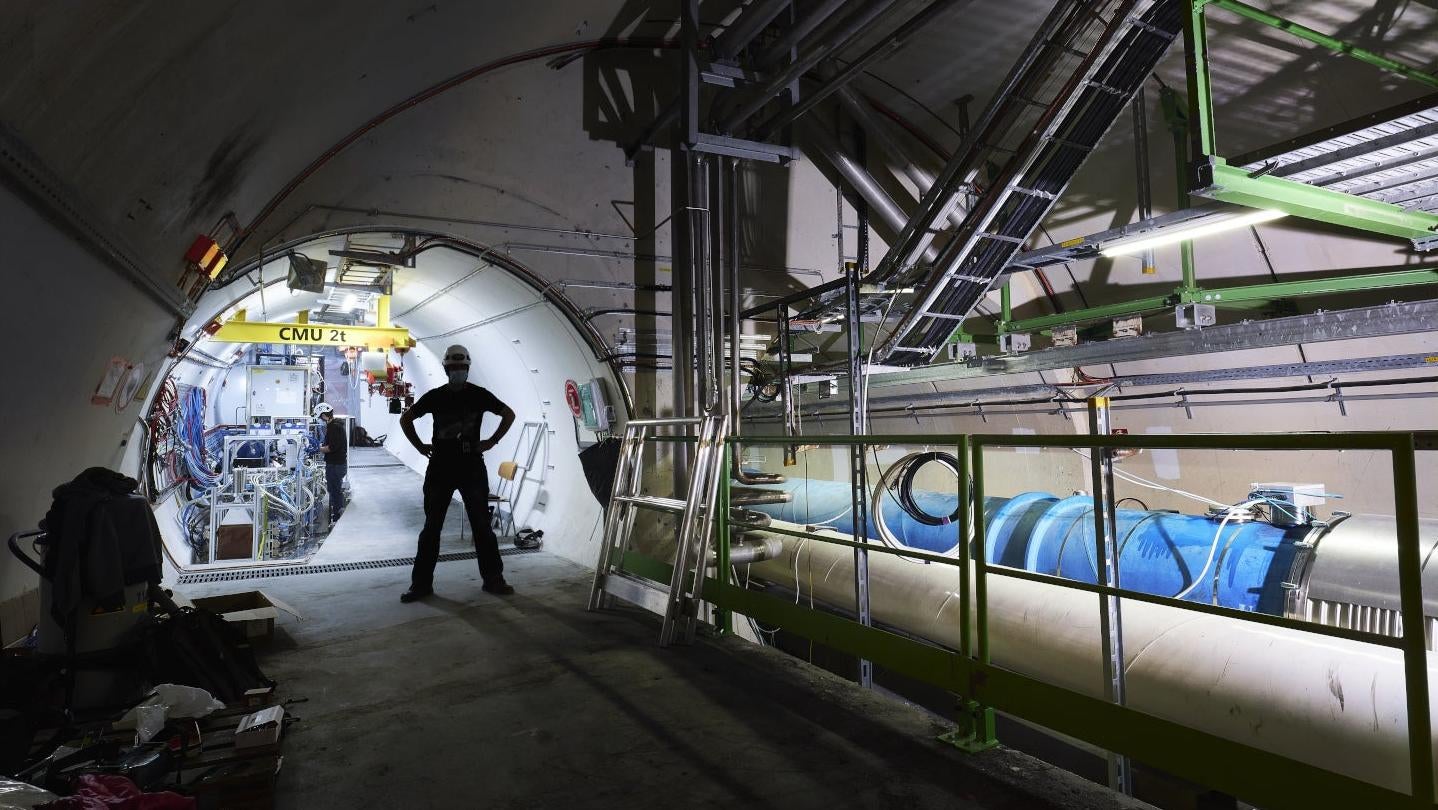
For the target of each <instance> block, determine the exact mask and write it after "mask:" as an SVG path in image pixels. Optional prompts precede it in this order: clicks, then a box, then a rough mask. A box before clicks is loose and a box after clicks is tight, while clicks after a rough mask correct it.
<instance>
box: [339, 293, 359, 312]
mask: <svg viewBox="0 0 1438 810" xmlns="http://www.w3.org/2000/svg"><path fill="white" fill-rule="evenodd" d="M358 303H359V296H358V295H355V294H354V293H350V294H349V295H346V296H345V300H344V303H342V304H340V309H354V308H355V305H356V304H358Z"/></svg>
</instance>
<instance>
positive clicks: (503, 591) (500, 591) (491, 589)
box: [479, 579, 514, 596]
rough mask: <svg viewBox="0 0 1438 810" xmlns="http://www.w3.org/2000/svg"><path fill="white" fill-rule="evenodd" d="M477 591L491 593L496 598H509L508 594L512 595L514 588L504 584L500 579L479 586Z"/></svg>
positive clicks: (506, 583)
mask: <svg viewBox="0 0 1438 810" xmlns="http://www.w3.org/2000/svg"><path fill="white" fill-rule="evenodd" d="M479 589H480V590H482V591H484V592H485V593H492V594H494V595H496V596H509V595H510V594H512V593H514V586H513V585H510V584H509V583H508V582H505V581H504V580H502V579H497V580H494V581H493V582H486V583H484V584H483V585H481V586H479Z"/></svg>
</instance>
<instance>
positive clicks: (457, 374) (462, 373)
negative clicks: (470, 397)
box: [445, 368, 469, 385]
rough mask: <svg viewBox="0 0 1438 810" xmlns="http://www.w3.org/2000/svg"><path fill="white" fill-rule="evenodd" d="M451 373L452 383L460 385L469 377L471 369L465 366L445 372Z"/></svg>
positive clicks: (450, 380) (450, 379)
mask: <svg viewBox="0 0 1438 810" xmlns="http://www.w3.org/2000/svg"><path fill="white" fill-rule="evenodd" d="M445 373H446V374H448V375H449V382H450V385H459V384H461V383H463V382H465V381H467V380H468V379H469V370H468V369H463V368H456V369H450V370H449V371H447V372H445Z"/></svg>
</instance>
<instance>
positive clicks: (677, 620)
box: [589, 415, 728, 647]
mask: <svg viewBox="0 0 1438 810" xmlns="http://www.w3.org/2000/svg"><path fill="white" fill-rule="evenodd" d="M678 428H682V429H685V430H693V431H695V433H694V436H695V438H696V446H695V450H694V457H693V463H692V465H691V467H690V472H689V483H688V488H687V491H686V492H685V497H684V498H683V499H682V500H680V499H678V498H666V497H661V496H657V495H646V494H644V493H643V491H642V487H643V481H644V448H645V444H646V443H647V442H648V441H649V439H650V438H651V437H652V436H653V434H654V433H655V432H657V431H662V430H672V429H678ZM727 433H728V417H726V416H723V415H711V416H704V417H697V418H673V419H635V420H631V421H630V422H629V423H628V424H626V425H625V427H624V438H623V439H622V443H621V445H620V449H619V463H618V465H617V467H616V469H615V475H614V490H613V495H612V496H611V497H610V499H609V509H608V511H607V513H606V515H605V519H604V537H603V541H602V543H601V546H600V549H599V560H598V562H597V563H596V565H595V567H594V584H593V587H592V588H591V589H590V592H589V609H590V610H599V609H601V608H603V607H605V606H606V605H607V604H608V603H609V601H610V599H611V598H617V599H622V600H624V601H625V602H629V603H630V604H634V605H638V606H639V607H642V608H645V609H646V610H649V611H650V612H652V613H656V614H658V615H659V616H661V617H662V618H663V624H662V625H661V628H660V631H659V645H660V646H661V647H667V646H670V645H672V644H676V643H684V644H687V643H689V642H692V641H693V640H694V635H695V632H696V630H697V629H698V625H699V621H700V607H701V603H702V597H703V588H704V577H705V573H706V571H707V569H708V568H709V565H710V563H709V554H710V549H711V548H712V547H713V543H714V532H715V521H714V515H715V514H716V512H717V508H718V498H719V483H720V481H719V477H720V475H721V474H722V470H723V467H724V465H723V461H724V453H725V445H724V440H725V437H726V435H727ZM640 510H650V511H654V512H660V513H667V514H672V515H677V516H678V517H679V526H678V531H677V532H676V543H675V553H674V573H673V576H672V578H671V579H670V581H669V584H668V586H664V585H658V584H655V583H654V582H652V581H650V580H647V579H643V578H641V577H637V576H634V575H632V574H629V573H627V572H625V571H624V570H623V563H624V555H625V554H626V553H627V552H628V550H629V538H630V535H631V534H632V532H633V530H634V520H635V517H636V516H637V515H638V513H639V511H640Z"/></svg>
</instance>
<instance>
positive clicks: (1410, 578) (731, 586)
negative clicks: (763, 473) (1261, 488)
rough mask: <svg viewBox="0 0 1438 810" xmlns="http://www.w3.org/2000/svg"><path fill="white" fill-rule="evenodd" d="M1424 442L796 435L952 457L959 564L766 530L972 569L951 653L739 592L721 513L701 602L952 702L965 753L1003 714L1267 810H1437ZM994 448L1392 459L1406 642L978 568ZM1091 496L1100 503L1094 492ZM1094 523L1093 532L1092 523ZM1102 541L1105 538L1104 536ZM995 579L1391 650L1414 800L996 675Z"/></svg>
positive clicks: (664, 576)
mask: <svg viewBox="0 0 1438 810" xmlns="http://www.w3.org/2000/svg"><path fill="white" fill-rule="evenodd" d="M1430 438H1431V437H1430V436H1429V434H1414V433H1395V432H1372V433H1366V432H1365V433H1314V434H1223V435H1187V436H1184V435H1167V434H1165V435H1113V436H1106V435H1074V436H1027V435H961V434H953V435H865V436H804V437H802V438H799V439H798V441H800V442H802V443H804V444H811V445H819V446H854V445H858V446H860V447H861V448H863V449H865V450H867V449H868V448H869V447H871V446H886V445H923V446H926V447H929V448H944V447H952V448H953V450H954V451H955V454H956V456H957V458H958V459H959V460H960V470H959V482H958V491H959V492H961V493H962V492H969V493H970V494H971V498H972V500H970V498H966V497H960V498H959V504H960V507H961V510H962V511H961V513H960V519H959V521H958V522H957V524H956V526H955V529H956V540H957V541H958V543H959V546H958V552H959V553H958V556H957V557H949V556H944V555H939V554H933V553H929V552H924V551H919V550H914V549H906V548H893V547H890V546H887V545H882V544H878V543H873V542H871V541H869V540H868V539H867V538H863V537H855V536H851V537H850V538H844V537H841V536H836V535H835V534H833V533H829V534H823V533H815V532H808V531H795V530H789V529H784V528H781V527H774V526H771V527H767V528H764V529H762V530H761V531H764V532H767V533H771V534H778V535H784V536H788V537H794V538H800V539H805V540H810V541H816V542H822V543H830V544H835V545H839V546H847V547H853V548H856V549H862V550H864V551H865V552H869V553H879V554H890V555H895V556H901V557H909V558H912V559H916V560H923V561H926V562H930V563H936V564H942V565H951V566H955V567H956V568H958V569H959V570H960V571H968V570H969V569H970V568H972V571H973V575H972V582H971V577H969V576H960V577H959V614H960V615H959V621H960V627H959V648H958V649H957V650H954V649H948V648H945V647H941V646H937V645H935V644H931V643H926V642H924V641H921V640H918V639H915V638H912V637H910V636H907V635H901V634H898V633H894V632H890V631H889V630H886V629H883V628H880V627H871V626H865V625H862V624H860V623H859V622H857V621H855V620H853V619H851V618H847V617H845V616H842V615H836V614H835V613H832V612H828V611H824V610H817V609H810V608H807V607H804V606H801V605H798V604H795V603H793V602H790V601H788V600H785V599H782V598H778V597H776V596H772V595H769V594H766V593H762V592H759V591H753V590H749V589H747V588H745V587H743V586H741V585H739V584H737V583H736V582H735V581H733V578H732V576H731V575H730V574H729V573H728V572H729V569H728V566H727V560H728V543H729V540H730V531H729V529H730V528H731V525H730V515H729V510H728V509H727V508H725V509H720V510H718V511H719V514H718V516H717V520H718V521H719V525H718V527H717V528H718V538H719V544H720V545H719V555H720V556H719V559H720V561H721V563H722V565H721V566H720V567H719V568H718V570H719V571H721V572H724V573H723V574H722V575H721V576H719V577H716V578H712V579H708V580H706V583H705V587H704V590H703V593H704V598H705V599H706V600H709V601H711V602H712V603H713V604H714V605H715V606H716V608H717V609H718V610H719V611H720V615H721V616H722V617H724V618H722V619H721V622H722V623H723V624H722V626H723V627H724V628H726V629H727V627H728V625H727V622H728V618H727V616H728V614H729V613H731V612H732V613H739V614H743V615H746V616H749V617H751V618H753V619H756V620H758V621H761V622H765V623H767V624H771V625H777V626H779V627H781V628H783V629H784V630H786V631H788V632H791V633H794V634H797V635H799V636H802V637H806V638H808V639H810V640H812V641H815V642H817V643H820V644H823V645H826V646H828V647H830V648H833V649H835V650H837V651H840V652H843V653H847V654H850V655H854V656H856V657H858V658H861V659H866V660H869V661H872V662H873V663H874V664H875V665H877V666H880V667H882V668H884V669H885V670H888V671H890V672H894V673H898V674H901V675H904V676H907V677H910V678H913V679H915V680H918V681H921V682H924V683H928V684H931V685H934V686H937V687H940V688H942V689H945V690H947V691H950V692H952V693H954V694H956V695H957V696H958V697H959V698H960V700H961V704H960V705H961V707H962V709H961V712H960V717H959V726H960V731H959V732H957V733H956V734H954V735H949V739H950V741H951V742H954V743H956V744H958V745H960V747H964V748H966V749H970V750H977V749H982V748H985V747H988V746H991V745H993V744H994V743H995V738H994V712H995V711H1001V712H1004V713H1007V714H1010V715H1013V716H1015V717H1018V718H1021V719H1024V720H1027V721H1030V722H1033V723H1036V724H1038V725H1040V726H1044V727H1047V728H1049V729H1052V730H1054V731H1057V732H1059V733H1062V734H1066V735H1070V736H1072V737H1075V738H1078V739H1081V740H1084V741H1086V742H1088V743H1091V744H1093V745H1096V746H1098V747H1100V748H1103V749H1105V750H1108V751H1111V752H1115V753H1116V754H1119V755H1124V756H1132V757H1134V758H1136V759H1138V760H1140V761H1141V762H1143V763H1144V764H1146V765H1148V766H1151V767H1153V768H1157V769H1159V770H1161V771H1164V772H1167V773H1170V774H1173V775H1174V776H1177V777H1180V778H1183V779H1188V780H1191V781H1193V782H1196V783H1198V784H1202V785H1205V786H1207V787H1210V788H1213V789H1217V790H1221V791H1224V792H1226V793H1229V794H1232V795H1235V796H1238V797H1240V798H1242V799H1244V800H1245V801H1249V802H1253V803H1256V804H1259V805H1260V806H1264V807H1272V808H1287V807H1291V808H1309V807H1355V808H1357V807H1364V808H1367V807H1374V808H1376V807H1394V808H1398V807H1403V808H1422V810H1432V808H1433V807H1434V785H1433V779H1434V767H1433V740H1432V729H1431V727H1430V722H1429V684H1428V677H1427V656H1428V651H1427V643H1426V638H1425V634H1424V627H1425V624H1426V622H1425V621H1424V613H1423V594H1422V581H1421V569H1422V560H1421V554H1420V549H1419V543H1420V538H1419V524H1418V521H1419V509H1418V494H1417V486H1418V485H1417V472H1416V463H1415V448H1417V449H1433V448H1434V446H1435V445H1434V443H1433V442H1432V441H1430ZM732 441H742V443H743V444H744V445H749V446H784V445H792V444H794V443H795V438H793V437H780V436H767V437H756V436H745V437H743V439H742V440H732ZM995 447H1031V448H1068V449H1074V450H1082V449H1089V450H1096V451H1101V452H1103V453H1105V454H1107V453H1109V452H1110V451H1113V450H1119V449H1152V450H1157V449H1174V450H1229V449H1231V450H1258V451H1302V450H1309V451H1317V450H1326V451H1332V450H1366V451H1375V452H1382V453H1387V454H1388V455H1389V457H1390V461H1391V471H1392V480H1393V485H1394V515H1395V517H1396V525H1397V527H1398V529H1397V530H1398V537H1397V541H1398V548H1399V554H1398V573H1399V589H1400V603H1401V608H1400V614H1401V616H1402V628H1403V632H1402V636H1401V637H1398V638H1394V637H1391V636H1386V635H1378V634H1375V633H1369V632H1363V631H1358V630H1351V629H1348V628H1342V627H1331V626H1326V625H1320V624H1314V623H1310V622H1305V621H1299V620H1295V619H1290V618H1287V617H1282V616H1272V615H1267V614H1259V613H1250V612H1246V611H1240V610H1234V609H1231V608H1225V607H1219V606H1216V605H1210V604H1201V603H1196V602H1188V601H1183V600H1178V599H1173V598H1168V597H1163V596H1156V595H1153V594H1149V593H1142V592H1138V591H1131V590H1127V589H1124V588H1121V587H1112V586H1110V585H1107V584H1104V583H1103V582H1102V581H1100V582H1099V583H1097V584H1095V583H1087V582H1080V581H1076V580H1070V579H1064V578H1061V577H1055V576H1050V575H1046V574H1038V573H1034V572H1030V571H1024V570H1018V569H1014V568H1008V567H1002V566H991V565H990V564H989V562H988V560H987V559H986V557H987V551H986V550H985V549H986V544H985V539H984V527H983V520H982V519H981V518H980V519H978V520H973V519H971V516H972V515H973V514H974V508H975V506H974V505H975V504H982V503H983V502H984V500H983V499H984V483H985V482H984V452H985V450H987V449H990V448H995ZM730 488H731V484H730V481H729V479H728V477H727V476H726V477H725V478H724V485H723V486H722V487H721V500H720V503H721V504H725V505H727V504H728V503H729V502H730V492H729V491H730ZM1095 489H1097V488H1095ZM865 494H866V495H867V493H865ZM1095 497H1096V499H1097V493H1096V495H1095ZM1099 507H1100V504H1098V503H1097V500H1096V503H1095V510H1094V511H1095V513H1096V514H1095V518H1096V520H1097V521H1101V520H1102V518H1101V517H1100V515H1102V514H1103V511H1104V510H1103V509H1101V508H1099ZM970 524H972V525H970ZM1099 525H1100V527H1101V526H1102V524H1101V523H1100V524H1099ZM1098 534H1099V535H1102V531H1101V530H1100V531H1099V532H1098ZM974 549H978V550H979V553H977V554H974V553H973V550H974ZM624 568H625V569H626V570H627V571H628V572H629V573H631V574H635V575H638V576H643V577H646V578H649V579H654V580H657V581H660V582H668V581H669V579H670V573H671V569H670V568H669V566H668V565H666V564H665V563H663V562H662V561H659V560H655V559H653V558H650V557H646V556H644V555H642V554H638V553H634V552H631V553H629V554H627V555H626V556H625V560H624ZM990 576H1004V577H1011V578H1015V579H1020V580H1028V581H1032V582H1039V583H1043V584H1046V585H1051V586H1054V587H1061V588H1071V589H1074V590H1078V591H1084V592H1088V593H1093V594H1096V595H1101V596H1108V597H1118V598H1121V599H1125V600H1134V601H1139V602H1147V603H1151V604H1157V605H1164V606H1167V607H1171V608H1177V609H1180V610H1187V611H1192V612H1196V613H1203V614H1208V615H1215V616H1221V617H1225V618H1229V619H1234V620H1238V621H1245V622H1253V623H1256V624H1261V625H1265V626H1271V627H1280V628H1284V629H1287V630H1297V631H1302V632H1305V633H1313V634H1316V635H1321V636H1328V637H1331V638H1339V639H1345V640H1349V641H1357V642H1362V643H1367V644H1373V645H1377V646H1382V647H1388V648H1394V649H1397V650H1400V651H1401V652H1402V656H1403V670H1404V679H1405V686H1406V699H1407V722H1408V734H1409V740H1408V745H1409V773H1410V779H1411V793H1409V794H1404V793H1401V792H1398V791H1394V790H1390V789H1388V788H1384V787H1381V786H1378V785H1374V784H1371V783H1368V782H1365V781H1362V780H1359V779H1356V778H1353V777H1350V776H1346V775H1344V774H1339V773H1334V772H1332V771H1328V770H1325V769H1322V768H1319V767H1317V766H1314V765H1310V764H1308V763H1305V762H1303V761H1300V760H1297V759H1293V758H1290V757H1286V756H1283V755H1280V754H1275V753H1272V752H1269V751H1264V750H1262V749H1258V748H1255V747H1253V746H1249V745H1245V744H1243V743H1239V742H1235V741H1233V740H1229V739H1227V738H1224V737H1220V736H1217V735H1214V734H1211V733H1208V732H1205V731H1200V730H1198V729H1194V728H1191V727H1188V726H1185V725H1183V724H1180V723H1176V722H1173V721H1170V720H1166V719H1164V718H1161V717H1157V716H1154V715H1151V714H1147V713H1145V712H1142V711H1138V710H1135V709H1132V708H1130V707H1128V706H1125V705H1121V704H1119V703H1115V702H1112V701H1109V700H1105V699H1103V698H1098V697H1094V696H1092V695H1088V694H1085V693H1082V692H1077V691H1074V690H1072V689H1068V688H1064V687H1060V686H1055V685H1053V684H1050V683H1047V682H1045V681H1042V680H1039V679H1037V678H1033V677H1030V676H1027V675H1022V674H1020V673H1018V672H1015V671H1012V670H1009V669H1006V668H1004V667H1001V666H996V665H994V664H993V662H992V660H991V657H990V628H989V620H988V619H989V617H988V582H989V577H990ZM971 622H972V625H973V629H972V631H971V629H970V625H971ZM1105 644H1107V641H1105Z"/></svg>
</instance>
